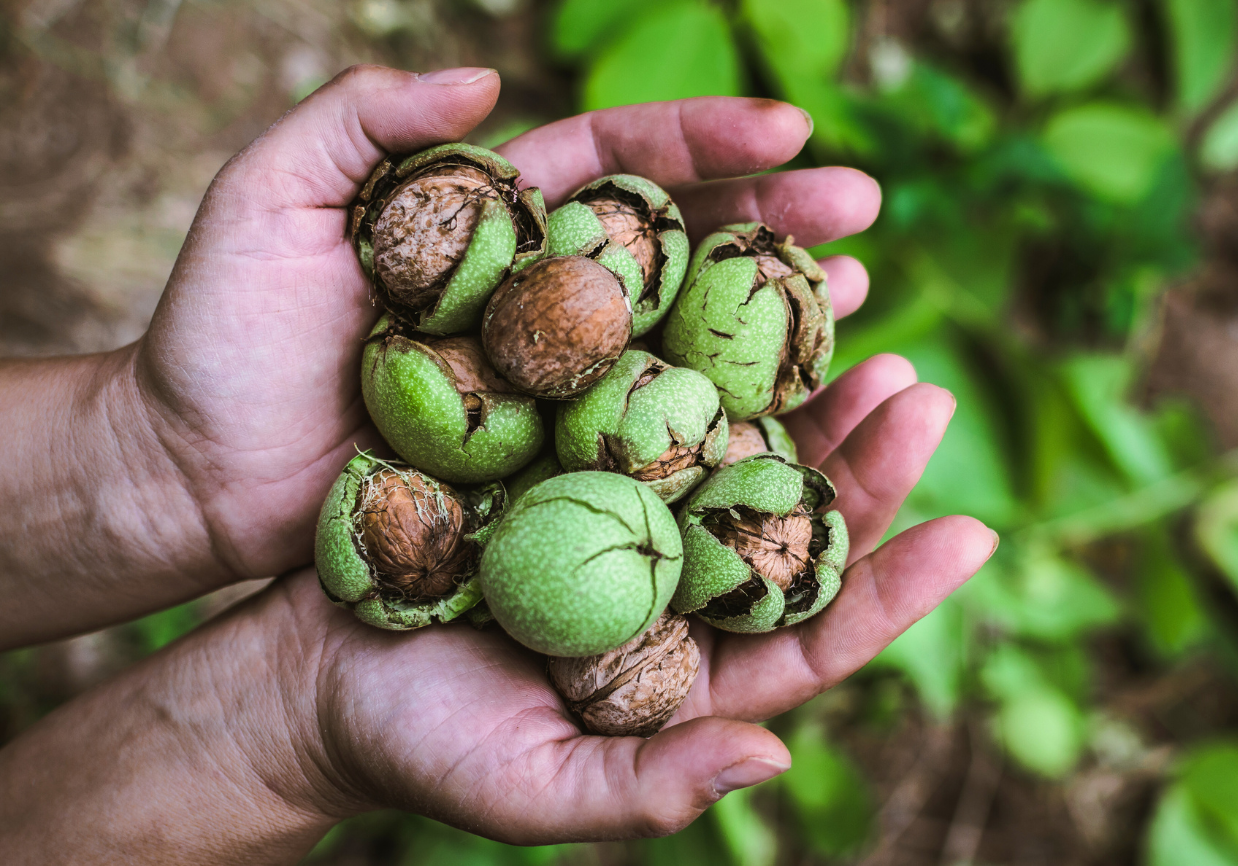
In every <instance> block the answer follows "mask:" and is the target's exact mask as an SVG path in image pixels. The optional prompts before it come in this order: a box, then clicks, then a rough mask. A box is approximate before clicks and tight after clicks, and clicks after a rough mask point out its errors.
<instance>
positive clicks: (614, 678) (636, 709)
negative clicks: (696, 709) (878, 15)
mask: <svg viewBox="0 0 1238 866" xmlns="http://www.w3.org/2000/svg"><path fill="white" fill-rule="evenodd" d="M700 663H701V653H700V650H699V649H698V648H697V646H696V641H694V640H692V638H690V637H688V621H687V620H686V619H685V618H684V617H682V616H680V615H679V614H675V613H671V612H670V611H669V610H668V611H663V613H662V615H661V616H659V617H658V619H657V621H656V622H654V624H653V625H652V626H651V627H650V628H649V629H648V630H647V631H645V632H644V633H642V634H640V635H637V636H636V637H635V638H633V639H632V640H630V641H628V642H627V643H626V644H624V645H623V646H621V647H619V648H618V649H614V650H611V651H610V652H607V653H602V654H601V655H595V656H586V657H584V658H551V659H550V664H549V671H550V681H551V683H552V684H553V685H554V687H555V689H556V690H558V692H559V694H560V695H562V696H563V699H564V700H565V701H566V702H567V705H568V707H569V708H570V709H571V710H572V712H574V713H576V714H577V715H578V716H580V718H581V719H582V720H583V721H584V723H585V727H586V728H587V729H588V730H590V731H592V732H593V733H595V734H604V735H607V736H638V737H649V736H652V735H653V734H655V733H657V731H658V730H659V729H660V728H661V727H662V726H663V725H665V724H666V723H667V722H668V721H669V720H670V718H671V716H673V715H674V714H675V711H676V710H677V709H679V706H680V704H682V703H683V702H684V700H685V699H686V698H687V697H688V692H689V691H690V690H691V689H692V683H693V681H694V680H695V679H696V674H697V670H698V669H699V668H700Z"/></svg>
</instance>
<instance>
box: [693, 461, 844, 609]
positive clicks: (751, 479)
mask: <svg viewBox="0 0 1238 866" xmlns="http://www.w3.org/2000/svg"><path fill="white" fill-rule="evenodd" d="M833 489H834V488H833V485H831V484H830V482H829V480H828V479H827V478H826V477H825V476H824V475H822V474H821V473H820V472H818V471H817V470H815V469H812V468H810V467H807V466H800V465H798V464H794V463H789V462H787V461H786V460H784V459H782V458H780V457H778V456H776V455H773V454H758V455H754V456H752V457H747V458H745V459H743V460H740V461H739V462H738V463H734V464H732V465H731V466H726V467H723V468H722V469H719V470H718V471H717V472H715V473H714V474H713V475H712V476H711V477H710V478H709V479H708V480H707V481H705V482H704V483H703V484H701V485H700V486H699V487H698V488H697V489H696V490H695V491H694V492H693V494H692V496H691V497H690V498H689V500H688V502H687V503H686V504H685V505H684V507H683V509H682V510H681V511H680V513H679V527H680V530H681V531H682V533H683V543H684V568H683V575H682V576H681V578H680V581H679V587H678V589H677V590H676V591H675V595H674V597H673V598H672V599H671V608H672V609H673V610H675V611H677V612H679V613H684V614H687V613H693V612H695V613H696V614H697V615H698V616H700V617H701V619H703V620H705V621H706V622H708V623H709V624H710V625H713V626H716V627H718V628H721V629H723V630H725V631H733V632H745V633H760V632H767V631H772V630H773V629H775V628H779V627H782V626H787V625H793V624H795V623H797V622H802V621H804V620H805V619H808V618H809V617H811V616H813V615H814V614H816V613H818V612H820V611H821V610H822V609H823V608H824V607H825V606H826V605H827V604H829V603H830V601H832V600H833V599H834V596H836V595H837V594H838V590H839V589H840V588H841V586H842V578H841V575H842V571H843V568H844V566H845V565H846V561H847V552H848V549H849V539H848V536H847V527H846V524H845V523H844V521H843V517H842V514H841V512H838V511H830V512H826V513H824V514H818V513H813V514H810V518H811V519H813V520H814V521H817V522H820V523H822V524H824V526H825V527H826V531H827V534H828V539H829V541H828V544H827V545H826V547H825V549H824V550H822V551H821V553H819V554H818V555H817V557H815V558H814V560H813V565H814V569H815V572H816V578H817V582H818V584H819V585H820V590H819V591H818V593H817V597H816V599H815V600H814V601H813V603H812V604H811V605H810V606H809V607H808V608H807V609H805V610H802V611H792V612H787V611H786V600H785V596H784V595H783V592H782V590H781V589H779V588H778V586H777V585H776V584H774V583H773V582H771V581H769V580H767V579H766V578H764V577H761V576H760V575H757V574H756V573H755V572H754V571H753V570H752V569H751V568H750V567H749V565H748V564H747V563H746V562H744V560H743V559H742V558H740V556H739V554H737V553H736V552H735V551H734V550H732V549H731V548H729V547H727V546H726V545H725V544H723V543H722V542H721V541H719V540H718V539H717V538H716V537H714V535H713V533H711V532H710V531H709V530H708V529H706V528H705V527H704V526H702V525H701V521H702V519H703V518H705V517H706V516H707V515H708V514H709V513H710V512H713V511H716V510H721V509H728V508H734V507H736V506H740V505H744V506H748V507H749V508H752V509H753V510H755V511H759V512H768V513H771V514H776V515H779V516H785V515H787V514H789V513H790V512H791V510H792V509H793V508H795V506H796V505H797V504H799V503H800V502H801V501H803V502H804V504H805V505H806V506H807V507H808V508H809V510H810V511H812V510H813V509H814V508H815V507H816V505H817V504H818V503H819V502H820V501H821V500H822V499H823V498H824V499H827V500H829V501H832V500H833V496H834V493H833ZM753 577H756V578H757V579H758V580H760V581H761V582H762V583H763V584H764V585H765V595H764V596H763V597H762V598H761V599H760V600H759V601H757V602H756V603H755V604H754V605H753V607H752V608H751V609H750V610H749V611H748V613H746V614H742V615H739V616H731V617H724V618H719V617H713V616H709V615H706V614H703V613H702V612H701V609H702V608H704V607H705V606H706V605H707V604H709V602H710V601H712V600H713V599H715V598H717V597H718V596H721V595H725V594H726V593H728V592H730V591H731V590H733V589H736V588H737V587H739V586H740V585H741V584H744V583H746V582H747V581H749V580H750V579H752V578H753Z"/></svg>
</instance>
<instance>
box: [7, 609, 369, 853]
mask: <svg viewBox="0 0 1238 866" xmlns="http://www.w3.org/2000/svg"><path fill="white" fill-rule="evenodd" d="M307 615H308V619H309V620H312V622H311V621H307ZM324 622H325V618H324V617H322V616H321V614H320V613H318V612H315V611H298V610H295V609H294V607H293V605H292V604H291V602H290V600H289V596H288V593H287V592H286V591H285V589H284V587H282V586H279V585H276V586H274V587H272V588H270V589H268V590H267V591H265V592H263V593H261V594H260V595H259V596H257V597H255V598H252V599H250V600H248V601H246V602H244V603H243V604H242V605H241V606H240V607H239V608H237V609H235V610H233V611H230V612H229V613H227V614H225V615H223V616H222V617H220V618H219V619H218V620H216V621H212V622H210V623H208V624H206V625H205V626H203V627H202V628H200V629H198V630H197V631H195V632H193V633H192V634H191V635H189V636H188V637H186V638H185V639H183V640H181V641H178V642H177V643H175V644H173V645H171V646H169V647H168V648H166V649H165V650H164V651H162V652H160V653H159V654H157V655H156V656H153V657H151V658H150V659H147V660H146V661H144V662H143V663H141V664H139V665H137V666H135V667H134V668H131V669H130V670H128V671H126V672H125V673H124V674H122V675H121V676H120V677H119V678H117V679H116V680H113V681H112V682H110V683H107V684H105V685H104V686H102V687H100V688H98V689H96V690H94V691H92V692H90V693H87V694H86V695H84V696H82V697H81V698H79V699H77V700H75V701H73V702H72V703H70V704H67V705H65V706H64V707H62V708H61V709H59V710H57V711H56V712H55V713H53V714H52V715H51V716H49V717H47V718H46V719H44V720H43V721H42V722H40V723H39V724H38V725H36V726H35V727H34V728H32V729H31V730H30V731H28V732H26V733H25V734H24V735H22V736H21V737H19V738H18V739H17V740H15V741H14V742H13V743H12V744H10V745H9V746H8V747H7V748H6V749H4V750H3V751H2V752H0V814H2V815H5V816H6V818H5V820H0V840H3V841H2V842H0V848H3V849H4V850H6V851H7V852H11V853H10V856H12V855H13V854H15V855H16V856H15V857H14V858H13V860H14V862H18V863H24V862H31V863H34V862H51V861H53V860H59V859H64V858H65V856H66V853H67V852H72V854H71V856H69V858H68V859H73V860H75V861H81V862H113V861H115V862H125V863H136V864H142V863H148V862H149V863H160V864H164V863H169V862H176V863H203V864H206V863H221V864H223V863H237V862H268V863H285V862H286V863H295V862H298V861H299V860H300V858H302V857H303V856H304V855H305V853H306V852H307V851H308V850H309V849H310V848H311V847H312V846H313V845H314V843H315V842H316V841H317V840H318V839H319V838H321V836H322V835H323V834H324V833H325V832H326V830H327V829H329V828H330V827H331V826H332V825H333V824H335V823H336V822H337V821H339V820H340V819H341V818H343V817H345V816H347V815H349V814H353V813H355V812H356V811H359V810H360V806H359V804H358V803H357V802H356V801H355V799H354V798H353V797H351V796H349V795H346V794H344V793H342V789H341V788H340V786H339V785H338V784H337V782H336V781H335V780H334V779H333V778H332V770H331V761H330V759H329V757H328V756H327V755H326V753H325V749H324V747H323V745H322V739H321V736H320V734H319V732H318V723H317V716H316V711H315V697H314V695H315V671H316V670H317V669H318V667H319V655H320V653H321V647H322V638H323V635H322V631H321V626H322V624H323V623H324ZM66 814H71V815H73V816H74V820H73V821H72V822H66V821H65V820H64V816H65V815H66ZM6 822H7V823H6ZM47 846H55V847H54V849H52V848H49V847H47Z"/></svg>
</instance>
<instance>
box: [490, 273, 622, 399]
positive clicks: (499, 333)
mask: <svg viewBox="0 0 1238 866" xmlns="http://www.w3.org/2000/svg"><path fill="white" fill-rule="evenodd" d="M631 338H632V304H631V302H630V301H629V299H628V295H627V292H626V290H625V289H624V288H623V285H622V283H620V281H619V279H618V278H617V277H616V276H615V275H614V274H613V273H611V272H610V271H608V270H607V269H606V268H604V267H602V265H600V264H598V263H597V262H595V261H593V260H591V259H587V258H584V257H582V256H562V257H555V258H545V259H542V260H541V261H539V262H537V263H536V264H533V265H530V266H529V267H528V268H526V269H524V270H523V271H520V272H519V273H516V274H512V275H511V276H510V277H509V278H508V279H507V280H506V281H504V282H503V284H502V285H500V286H499V287H498V289H496V290H495V292H494V295H493V297H491V298H490V303H489V304H488V305H487V306H486V312H485V315H484V317H483V319H482V343H483V345H484V346H485V347H486V354H487V355H488V356H489V358H490V362H491V363H492V364H494V368H495V370H497V371H498V373H499V375H500V376H502V377H503V378H504V379H506V380H507V381H508V382H511V383H512V385H514V386H515V387H516V388H517V390H520V391H523V392H524V393H526V394H531V395H533V396H535V397H547V398H550V399H553V400H564V399H568V398H571V397H575V396H576V395H578V394H580V392H582V391H584V390H585V389H586V388H588V387H589V386H590V385H592V384H593V383H594V382H596V381H597V380H598V379H600V378H602V376H604V375H605V374H606V371H607V370H609V369H610V368H611V367H613V366H614V364H615V362H616V361H618V360H619V356H620V355H622V354H623V351H624V349H626V348H627V345H628V342H629V341H630V340H631Z"/></svg>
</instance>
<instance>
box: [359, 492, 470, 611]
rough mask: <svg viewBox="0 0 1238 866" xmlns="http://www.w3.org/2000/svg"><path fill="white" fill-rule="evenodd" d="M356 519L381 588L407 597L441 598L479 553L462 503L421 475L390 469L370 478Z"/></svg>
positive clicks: (364, 552)
mask: <svg viewBox="0 0 1238 866" xmlns="http://www.w3.org/2000/svg"><path fill="white" fill-rule="evenodd" d="M353 519H354V521H355V525H356V527H357V533H358V536H357V544H358V546H359V547H360V548H361V554H362V557H363V558H364V559H365V560H366V562H368V563H369V565H370V567H371V568H372V569H373V574H374V582H375V583H376V584H378V586H379V592H380V593H381V594H383V595H388V596H390V597H394V598H402V599H405V600H407V601H429V600H431V599H436V598H442V597H444V596H446V595H448V594H449V593H451V591H452V590H453V589H455V586H456V584H457V582H458V581H459V580H460V579H461V578H462V577H464V576H465V575H467V574H468V573H469V571H470V569H471V568H472V566H473V564H474V562H475V560H476V557H477V548H476V545H475V544H474V543H473V542H471V541H469V540H467V539H466V538H465V537H464V536H465V533H467V532H468V531H469V527H468V520H467V516H466V514H465V510H464V506H463V504H462V503H461V502H460V500H459V499H458V498H457V497H456V495H455V492H454V491H452V490H451V489H450V488H448V487H446V486H444V485H439V486H438V487H437V489H435V488H431V487H430V486H429V485H427V483H426V481H425V479H424V478H423V477H422V476H421V474H420V473H416V472H412V473H400V472H395V471H393V470H390V469H384V470H382V471H380V472H376V473H375V474H373V475H371V476H369V477H367V478H366V479H365V480H364V481H363V482H362V485H361V489H360V490H359V491H358V496H357V505H356V510H355V511H354V514H353Z"/></svg>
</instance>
